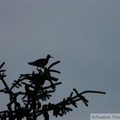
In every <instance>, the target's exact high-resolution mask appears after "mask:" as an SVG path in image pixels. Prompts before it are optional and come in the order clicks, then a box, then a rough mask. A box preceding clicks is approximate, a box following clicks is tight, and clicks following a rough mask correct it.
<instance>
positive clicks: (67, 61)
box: [0, 0, 120, 120]
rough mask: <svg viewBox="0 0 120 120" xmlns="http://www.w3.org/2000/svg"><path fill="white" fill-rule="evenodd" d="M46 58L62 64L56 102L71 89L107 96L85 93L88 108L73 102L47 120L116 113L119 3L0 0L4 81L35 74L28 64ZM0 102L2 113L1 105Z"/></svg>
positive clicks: (76, 119) (119, 83) (104, 0)
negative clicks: (62, 113) (71, 107)
mask: <svg viewBox="0 0 120 120" xmlns="http://www.w3.org/2000/svg"><path fill="white" fill-rule="evenodd" d="M47 54H51V55H52V56H53V57H54V59H51V60H50V63H52V62H55V61H57V60H61V63H60V64H59V65H57V67H56V68H57V69H58V70H60V71H61V75H57V77H59V80H60V81H62V83H63V84H62V85H61V86H59V87H58V89H57V91H56V94H54V95H53V98H54V99H52V100H53V101H55V103H57V102H59V101H61V100H62V98H63V97H65V96H69V94H70V92H71V91H72V89H73V88H76V89H77V90H78V91H80V92H82V91H84V90H100V91H105V92H106V93H107V94H106V95H99V94H86V97H87V98H88V99H89V107H88V108H87V107H85V106H84V104H83V103H82V102H78V106H79V107H78V108H77V109H76V108H74V111H73V112H70V113H68V114H67V115H65V116H64V117H62V118H58V119H57V118H55V117H51V119H50V120H67V119H70V120H73V119H74V120H80V119H81V120H89V119H90V113H120V95H119V94H120V93H119V91H120V0H34V1H33V0H0V63H2V62H3V61H5V62H6V64H5V66H4V68H5V69H6V70H7V78H6V80H7V82H8V83H9V84H11V82H12V80H14V79H17V78H18V77H19V74H21V73H25V72H26V73H28V72H31V71H32V70H34V69H35V68H34V67H32V66H29V65H28V64H27V62H28V61H33V60H36V59H39V58H42V57H46V55H47ZM0 86H1V87H2V84H1V83H0ZM52 100H51V101H52ZM0 101H1V102H2V104H0V109H2V110H3V109H4V107H5V105H4V104H6V102H3V99H2V98H1V100H0ZM4 101H7V98H6V99H4Z"/></svg>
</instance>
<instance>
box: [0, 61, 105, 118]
mask: <svg viewBox="0 0 120 120" xmlns="http://www.w3.org/2000/svg"><path fill="white" fill-rule="evenodd" d="M58 63H60V61H56V62H54V63H52V64H51V65H49V66H48V67H43V68H40V67H37V72H35V71H33V72H32V73H30V74H21V75H20V77H19V78H18V80H14V81H13V84H12V85H11V86H8V84H7V83H6V81H5V77H6V74H5V72H6V70H4V69H3V66H4V64H5V62H3V63H2V64H1V65H0V81H1V82H2V83H3V85H4V88H3V89H0V92H1V93H4V94H6V95H8V96H9V103H8V104H7V110H4V111H0V119H1V120H7V119H8V120H15V119H17V120H22V119H23V118H24V119H25V118H26V120H37V118H38V117H39V116H41V115H43V116H44V120H49V111H52V112H53V116H55V117H58V116H63V115H65V114H66V113H68V112H70V111H72V110H73V109H72V108H71V105H73V106H74V107H77V102H78V101H82V102H83V103H84V104H85V106H88V102H89V101H88V100H87V99H86V98H85V96H84V94H86V93H98V94H105V92H101V91H91V90H88V91H83V92H81V93H79V92H78V91H77V90H76V89H75V88H74V89H73V92H71V93H70V95H69V97H67V98H64V99H63V100H62V101H61V102H59V103H57V104H54V103H49V104H42V103H44V101H47V100H48V99H50V98H51V97H52V93H54V92H55V91H56V87H57V85H60V84H62V83H61V82H58V81H59V80H58V78H56V77H54V76H52V73H58V74H60V72H59V71H57V70H55V69H53V67H54V66H55V65H57V64H58ZM46 81H48V83H49V84H45V82H46ZM15 88H17V89H18V91H17V92H16V89H15ZM20 88H22V89H21V90H20ZM18 97H20V99H21V101H22V102H19V100H18Z"/></svg>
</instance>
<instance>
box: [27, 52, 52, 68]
mask: <svg viewBox="0 0 120 120" xmlns="http://www.w3.org/2000/svg"><path fill="white" fill-rule="evenodd" d="M50 58H53V57H52V56H51V55H49V54H48V55H47V57H46V58H42V59H38V60H35V61H33V62H28V64H29V65H33V66H37V67H42V68H44V67H45V66H46V65H47V63H48V61H49V59H50Z"/></svg>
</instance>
